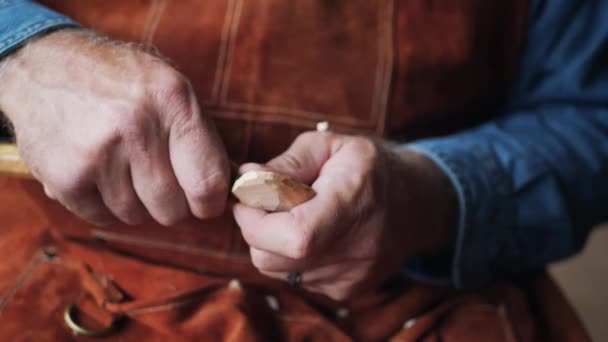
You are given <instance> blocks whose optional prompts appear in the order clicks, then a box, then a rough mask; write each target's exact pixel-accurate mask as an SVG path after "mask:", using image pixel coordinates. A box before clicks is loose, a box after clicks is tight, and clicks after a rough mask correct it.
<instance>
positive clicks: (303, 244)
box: [287, 229, 315, 260]
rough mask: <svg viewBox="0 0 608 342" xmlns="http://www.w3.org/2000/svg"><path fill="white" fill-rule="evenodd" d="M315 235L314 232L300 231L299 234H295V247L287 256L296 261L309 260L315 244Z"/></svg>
mask: <svg viewBox="0 0 608 342" xmlns="http://www.w3.org/2000/svg"><path fill="white" fill-rule="evenodd" d="M314 235H315V234H314V231H313V230H309V229H305V230H300V231H299V232H298V233H297V234H295V238H294V241H293V247H292V248H291V250H290V253H289V255H287V256H288V257H290V258H292V259H296V260H302V259H306V258H309V257H310V256H311V253H312V247H313V244H314V239H315V237H314Z"/></svg>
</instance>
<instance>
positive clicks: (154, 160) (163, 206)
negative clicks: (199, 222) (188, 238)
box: [129, 127, 189, 226]
mask: <svg viewBox="0 0 608 342" xmlns="http://www.w3.org/2000/svg"><path fill="white" fill-rule="evenodd" d="M159 131H160V130H159V129H158V128H157V127H148V128H147V131H146V133H144V134H146V136H145V137H144V138H142V141H143V142H142V143H141V144H142V146H131V151H130V153H129V155H130V156H131V177H132V180H133V188H134V189H135V193H136V194H137V196H138V197H139V199H140V200H141V202H142V203H143V205H144V206H145V207H146V209H147V211H148V213H149V214H150V216H152V217H153V218H154V219H155V220H156V221H157V222H159V223H160V224H162V225H165V226H170V225H173V224H175V223H177V222H178V221H180V220H182V219H183V218H185V217H186V216H188V213H189V209H188V203H187V201H186V196H185V195H184V191H183V190H182V188H181V187H180V186H179V184H178V182H177V179H176V177H175V175H174V174H173V169H172V168H171V163H170V161H169V151H168V147H167V144H166V139H165V138H164V137H163V136H162V134H160V133H159Z"/></svg>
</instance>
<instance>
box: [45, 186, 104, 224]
mask: <svg viewBox="0 0 608 342" xmlns="http://www.w3.org/2000/svg"><path fill="white" fill-rule="evenodd" d="M50 191H51V193H56V192H53V190H52V189H50ZM57 200H58V201H59V203H61V204H62V205H63V206H64V207H66V208H67V209H68V210H69V211H71V212H72V213H73V214H75V215H76V216H78V217H80V218H81V219H83V220H85V221H87V222H90V223H93V224H95V225H98V226H108V225H111V224H112V223H114V222H115V221H116V218H115V217H114V215H112V213H111V212H110V210H109V209H108V208H107V207H106V205H105V204H104V202H103V200H102V199H101V195H100V194H99V191H97V189H89V190H85V191H79V192H78V193H69V194H62V195H60V196H58V199H57Z"/></svg>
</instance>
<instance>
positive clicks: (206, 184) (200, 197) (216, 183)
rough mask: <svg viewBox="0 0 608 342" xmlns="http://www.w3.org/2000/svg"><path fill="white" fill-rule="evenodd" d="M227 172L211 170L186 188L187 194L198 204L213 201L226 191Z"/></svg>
mask: <svg viewBox="0 0 608 342" xmlns="http://www.w3.org/2000/svg"><path fill="white" fill-rule="evenodd" d="M228 182H229V180H228V174H227V173H226V172H223V171H222V170H218V171H216V172H213V173H212V174H210V175H209V176H207V177H204V178H203V179H201V180H200V181H198V182H196V183H195V184H193V185H192V186H190V187H188V189H187V190H186V191H187V193H188V196H189V197H190V198H191V199H192V200H194V201H196V202H197V203H199V204H206V203H207V202H215V201H217V200H218V199H219V198H223V197H225V196H226V194H227V193H228V188H229V184H228Z"/></svg>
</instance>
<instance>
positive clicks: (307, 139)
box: [240, 132, 334, 184]
mask: <svg viewBox="0 0 608 342" xmlns="http://www.w3.org/2000/svg"><path fill="white" fill-rule="evenodd" d="M333 137H334V135H333V134H331V133H320V132H306V133H303V134H300V135H299V136H298V137H297V138H296V140H295V141H294V142H293V144H291V146H290V147H289V148H288V149H287V151H285V152H284V153H282V154H281V155H279V156H277V157H276V158H274V159H272V160H270V161H269V162H268V163H266V164H264V165H259V164H253V163H249V164H244V165H242V166H241V169H240V172H241V173H244V172H247V171H253V170H268V171H275V172H278V173H282V174H285V175H289V176H291V177H293V178H295V179H297V180H299V181H300V182H303V183H306V184H310V183H312V182H313V181H314V180H315V179H316V178H317V176H318V175H319V172H320V170H321V167H322V166H323V164H324V163H325V162H326V161H327V160H328V159H329V157H330V156H331V150H332V149H333V146H332V144H333V142H334V139H333Z"/></svg>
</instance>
